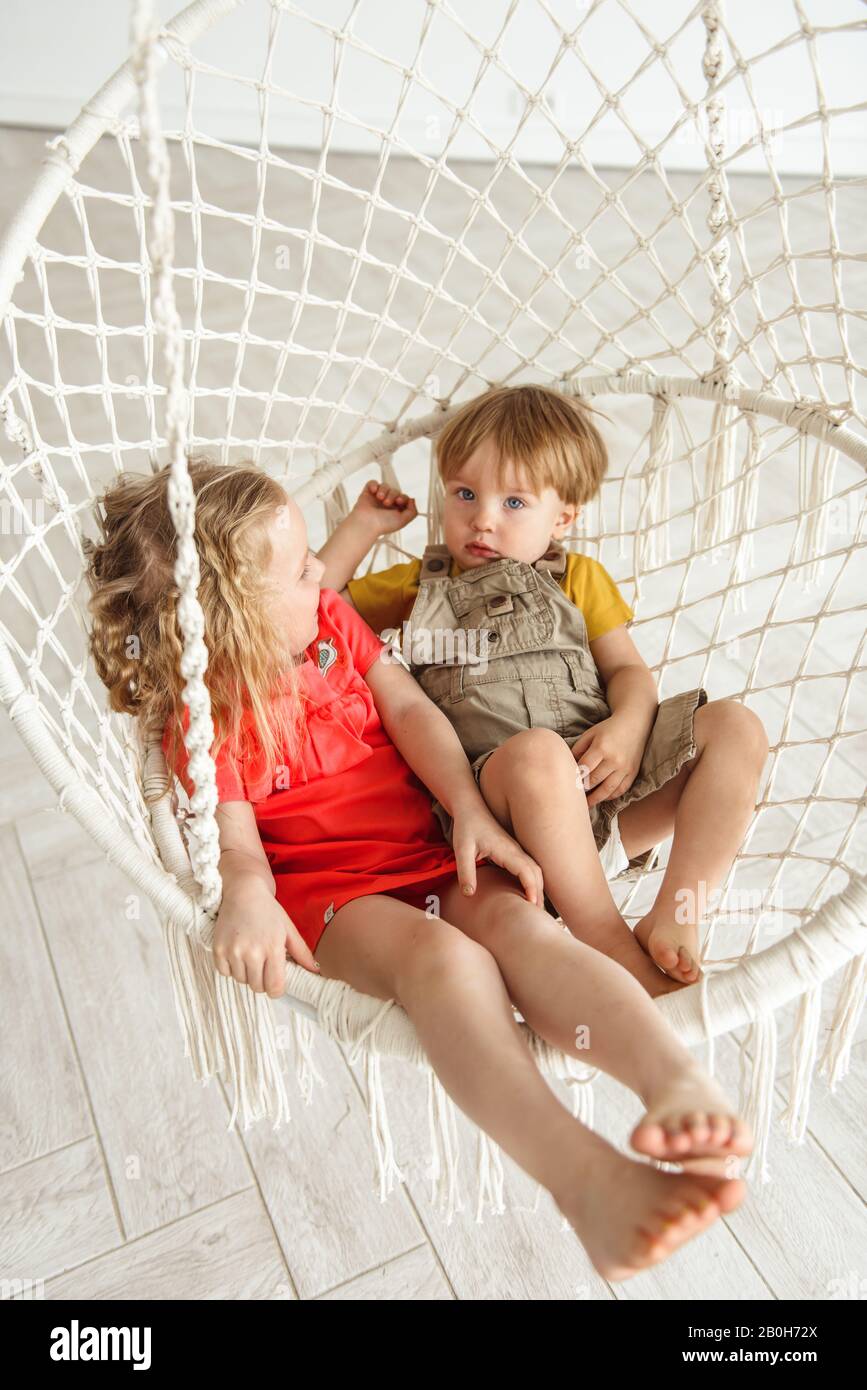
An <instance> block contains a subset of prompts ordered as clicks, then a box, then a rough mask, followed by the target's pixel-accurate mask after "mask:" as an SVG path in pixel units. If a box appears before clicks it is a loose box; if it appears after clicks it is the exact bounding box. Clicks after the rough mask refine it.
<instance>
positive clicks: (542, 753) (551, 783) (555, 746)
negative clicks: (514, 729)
mask: <svg viewBox="0 0 867 1390" xmlns="http://www.w3.org/2000/svg"><path fill="white" fill-rule="evenodd" d="M507 747H508V750H509V760H508V763H507V765H506V785H507V788H508V789H509V790H512V791H520V792H529V791H532V792H539V791H547V792H550V791H551V790H552V788H554V787H555V786H558V785H561V784H562V785H564V786H566V785H567V784H568V785H573V784H576V775H577V763H576V761H575V757H574V755H573V753H572V749H571V748H570V747H569V745H568V743H567V742H566V740H565V739H564V738H563V737H562V736H561V735H560V734H558V733H557V732H556V730H554V729H539V728H537V729H523V730H522V731H521V733H519V734H514V735H513V736H512V738H510V739H509V741H508V745H507Z"/></svg>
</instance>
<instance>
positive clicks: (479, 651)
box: [449, 564, 554, 658]
mask: <svg viewBox="0 0 867 1390" xmlns="http://www.w3.org/2000/svg"><path fill="white" fill-rule="evenodd" d="M449 603H450V605H451V608H452V611H453V613H454V616H455V618H456V620H457V622H456V624H455V627H456V630H457V631H458V632H463V633H465V634H466V640H467V642H468V646H469V645H470V643H469V639H470V636H471V635H473V638H474V641H473V644H472V652H473V653H474V654H475V655H476V656H477V657H482V658H484V657H485V656H488V657H490V658H501V657H506V656H509V655H511V654H512V653H516V652H522V651H529V650H532V649H533V648H534V647H544V645H545V644H546V642H548V641H549V640H550V638H551V636H552V633H553V631H554V612H553V608H552V604H551V599H550V598H549V597H548V595H547V594H546V593H545V591H544V590H543V588H542V587H541V585H540V583H539V580H538V577H537V576H536V574H535V573H534V572H533V570H532V569H530V567H529V566H522V565H519V564H515V566H514V567H513V568H510V567H507V568H505V569H502V570H500V571H498V572H496V573H494V574H485V575H483V577H482V578H480V579H479V580H478V581H477V582H474V580H473V578H472V574H471V573H470V576H469V577H466V576H464V577H462V578H461V579H460V580H455V581H453V582H452V586H451V588H450V590H449Z"/></svg>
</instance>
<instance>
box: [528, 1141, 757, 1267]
mask: <svg viewBox="0 0 867 1390" xmlns="http://www.w3.org/2000/svg"><path fill="white" fill-rule="evenodd" d="M605 1149H607V1152H606V1151H605ZM605 1149H600V1150H599V1151H598V1152H596V1153H593V1155H592V1156H591V1157H590V1159H589V1160H588V1166H587V1167H585V1168H584V1169H583V1172H582V1177H581V1179H580V1180H577V1181H575V1182H573V1184H572V1185H571V1188H570V1190H569V1192H568V1194H566V1195H562V1194H561V1195H560V1196H558V1195H556V1194H553V1195H554V1200H555V1202H556V1204H557V1207H558V1208H559V1210H560V1211H561V1212H562V1213H563V1215H564V1216H565V1217H566V1220H567V1221H568V1222H569V1224H570V1226H571V1227H572V1229H573V1230H574V1231H575V1233H576V1235H577V1236H578V1238H579V1240H580V1241H581V1243H582V1245H583V1246H584V1248H585V1250H586V1251H587V1254H588V1256H589V1257H590V1260H591V1262H592V1264H593V1268H594V1269H595V1270H596V1271H597V1273H598V1274H600V1275H601V1276H602V1278H603V1279H609V1280H614V1281H620V1280H623V1279H630V1278H632V1276H633V1275H635V1274H640V1273H641V1271H642V1270H644V1269H648V1268H650V1266H651V1265H655V1264H659V1263H660V1262H661V1261H662V1260H664V1259H666V1258H667V1257H668V1256H669V1255H672V1254H673V1253H674V1251H675V1250H677V1249H678V1248H679V1247H680V1246H681V1245H683V1244H685V1242H686V1241H688V1240H691V1239H692V1238H693V1236H697V1235H700V1234H701V1233H702V1232H703V1231H706V1230H707V1229H708V1227H709V1226H711V1225H713V1223H714V1221H716V1220H717V1218H718V1217H719V1216H721V1215H722V1214H723V1213H724V1212H730V1211H734V1209H735V1208H736V1207H738V1206H740V1204H741V1202H742V1201H743V1200H744V1197H745V1196H746V1193H747V1188H746V1183H744V1182H742V1181H741V1180H740V1179H739V1178H736V1179H734V1180H733V1181H729V1180H728V1179H726V1178H720V1177H712V1176H708V1175H706V1174H701V1173H695V1174H693V1173H662V1172H659V1171H658V1170H657V1169H655V1168H653V1167H651V1166H650V1165H649V1164H647V1163H639V1162H637V1161H636V1160H634V1159H631V1158H627V1157H626V1156H625V1155H624V1154H619V1153H618V1152H617V1150H616V1149H613V1148H612V1147H611V1146H610V1145H606V1146H605Z"/></svg>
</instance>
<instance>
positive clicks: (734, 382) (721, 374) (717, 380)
mask: <svg viewBox="0 0 867 1390" xmlns="http://www.w3.org/2000/svg"><path fill="white" fill-rule="evenodd" d="M699 381H701V382H703V383H704V385H706V386H718V387H722V390H723V392H724V394H725V397H726V399H727V400H730V401H731V400H734V398H735V397H736V396H737V393H738V388H739V387H740V386H741V385H742V382H741V380H740V378H739V376H738V374H737V372H736V371H735V369H734V367H733V366H732V364H731V362H717V363H715V364H714V366H713V367H711V369H710V371H707V372H703V373H702V375H701V376H700V377H699Z"/></svg>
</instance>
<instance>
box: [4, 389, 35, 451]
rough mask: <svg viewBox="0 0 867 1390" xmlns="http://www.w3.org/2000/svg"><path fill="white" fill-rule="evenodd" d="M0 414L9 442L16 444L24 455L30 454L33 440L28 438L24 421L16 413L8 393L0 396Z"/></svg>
mask: <svg viewBox="0 0 867 1390" xmlns="http://www.w3.org/2000/svg"><path fill="white" fill-rule="evenodd" d="M0 415H2V417H3V428H4V430H5V431H6V436H7V438H8V439H9V441H10V443H12V444H17V445H18V447H19V448H20V449H21V451H22V453H23V454H24V455H25V457H26V455H27V454H32V453H33V440H32V439H31V438H30V435H29V433H28V430H27V427H26V425H25V424H24V421H23V420H20V419H19V418H18V416H17V415H16V413H15V407H14V406H13V404H12V402H11V401H10V399H9V397H8V395H5V396H0Z"/></svg>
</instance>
